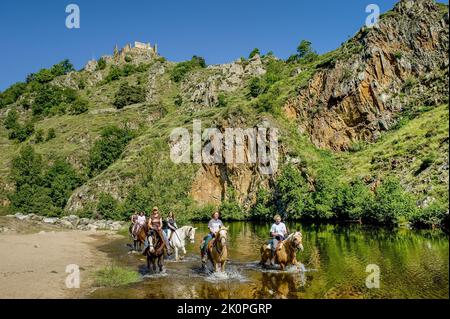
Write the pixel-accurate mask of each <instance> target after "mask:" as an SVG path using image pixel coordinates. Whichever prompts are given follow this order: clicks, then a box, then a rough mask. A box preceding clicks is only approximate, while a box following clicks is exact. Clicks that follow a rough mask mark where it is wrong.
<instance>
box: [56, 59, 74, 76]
mask: <svg viewBox="0 0 450 319" xmlns="http://www.w3.org/2000/svg"><path fill="white" fill-rule="evenodd" d="M73 71H75V68H74V67H73V65H72V63H70V61H69V60H68V59H66V60H63V61H61V62H59V63H57V64H55V65H54V66H52V68H51V69H50V72H51V73H52V74H53V76H54V77H56V76H60V75H65V74H68V73H70V72H73Z"/></svg>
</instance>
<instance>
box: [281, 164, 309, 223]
mask: <svg viewBox="0 0 450 319" xmlns="http://www.w3.org/2000/svg"><path fill="white" fill-rule="evenodd" d="M275 188H276V201H277V202H278V209H279V210H280V212H281V213H282V215H285V216H286V217H287V218H289V219H298V218H301V217H306V216H305V215H304V213H305V209H306V208H307V207H310V205H311V193H310V190H309V184H308V181H307V179H306V178H305V176H304V175H303V174H302V173H301V172H300V171H299V170H298V169H297V168H295V167H293V166H291V165H287V166H285V167H284V168H283V170H282V173H281V174H280V176H279V177H278V178H277V180H276V184H275Z"/></svg>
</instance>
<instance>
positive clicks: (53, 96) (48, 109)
mask: <svg viewBox="0 0 450 319" xmlns="http://www.w3.org/2000/svg"><path fill="white" fill-rule="evenodd" d="M78 99H79V97H78V94H77V92H76V91H75V90H73V89H70V88H60V87H57V86H53V85H43V86H41V89H40V90H39V91H38V92H37V95H36V98H35V99H34V102H33V105H32V111H33V115H49V114H56V113H62V114H64V113H65V112H66V108H67V107H68V106H69V105H71V104H73V103H75V102H77V100H78Z"/></svg>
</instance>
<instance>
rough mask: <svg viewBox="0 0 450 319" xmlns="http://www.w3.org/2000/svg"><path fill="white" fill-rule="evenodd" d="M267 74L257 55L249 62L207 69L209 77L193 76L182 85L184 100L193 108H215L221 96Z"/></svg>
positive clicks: (240, 61) (236, 62) (237, 62)
mask: <svg viewBox="0 0 450 319" xmlns="http://www.w3.org/2000/svg"><path fill="white" fill-rule="evenodd" d="M265 73H266V70H265V69H264V64H263V62H262V60H261V57H260V56H259V55H258V54H257V55H255V56H254V57H253V58H251V59H250V60H249V61H242V60H238V61H235V62H233V63H230V64H221V65H213V66H209V67H208V68H207V74H208V76H207V77H206V78H199V75H198V74H195V73H194V74H191V75H190V76H188V77H187V79H186V80H185V81H183V83H182V85H181V90H182V96H183V100H185V101H188V102H189V103H190V104H191V105H192V106H193V108H198V107H200V108H202V107H213V106H217V104H218V103H219V94H220V93H228V92H233V91H235V90H237V89H239V88H242V87H243V85H244V84H245V83H246V80H247V79H249V78H250V77H254V76H261V75H263V74H265Z"/></svg>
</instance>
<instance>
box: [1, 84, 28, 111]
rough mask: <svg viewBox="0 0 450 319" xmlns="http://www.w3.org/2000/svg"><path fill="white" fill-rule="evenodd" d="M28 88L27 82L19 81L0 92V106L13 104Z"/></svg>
mask: <svg viewBox="0 0 450 319" xmlns="http://www.w3.org/2000/svg"><path fill="white" fill-rule="evenodd" d="M26 88H27V84H26V83H22V82H18V83H16V84H13V85H11V86H10V87H9V88H8V89H6V90H5V91H4V92H2V93H0V108H2V107H4V106H6V105H9V104H12V103H14V102H16V101H17V99H18V98H19V97H20V96H21V95H22V94H23V93H25V91H26Z"/></svg>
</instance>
